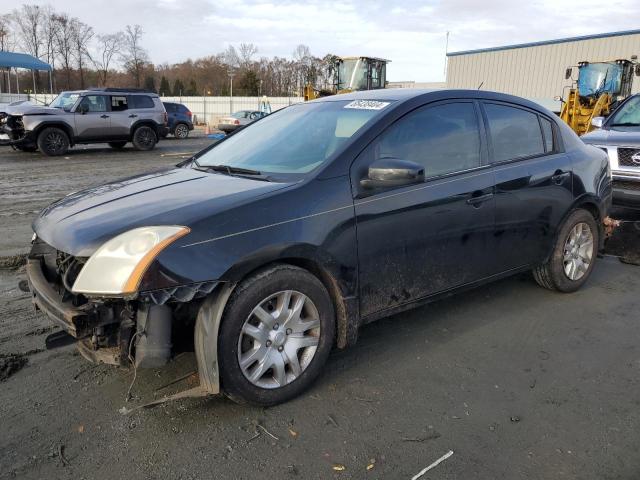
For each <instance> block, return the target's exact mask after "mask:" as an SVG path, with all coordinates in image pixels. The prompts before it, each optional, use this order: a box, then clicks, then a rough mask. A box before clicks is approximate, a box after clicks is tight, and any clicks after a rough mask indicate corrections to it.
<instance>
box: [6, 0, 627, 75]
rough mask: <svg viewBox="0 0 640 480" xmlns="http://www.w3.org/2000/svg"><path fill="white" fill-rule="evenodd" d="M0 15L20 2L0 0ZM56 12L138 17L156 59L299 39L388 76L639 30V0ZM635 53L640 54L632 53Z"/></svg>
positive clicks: (464, 0) (99, 21) (106, 7)
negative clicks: (500, 50) (380, 62)
mask: <svg viewBox="0 0 640 480" xmlns="http://www.w3.org/2000/svg"><path fill="white" fill-rule="evenodd" d="M1 3H2V5H0V13H8V12H9V11H10V10H11V9H12V8H14V7H15V6H17V5H19V4H18V3H17V2H8V1H4V2H1ZM29 3H38V4H46V3H48V4H50V5H52V6H54V7H55V9H56V10H57V11H61V12H66V13H68V14H69V15H71V16H75V17H78V18H80V20H82V21H84V22H85V23H88V24H89V25H91V26H93V27H94V29H95V30H96V32H97V33H111V32H114V31H116V30H121V29H123V28H124V26H125V25H126V24H127V23H131V24H134V23H137V24H140V25H141V26H142V28H143V30H144V32H145V35H144V39H143V45H144V46H145V47H146V49H147V50H148V52H149V54H150V57H151V60H152V61H153V62H154V63H156V64H161V63H164V62H168V63H177V62H180V61H184V60H186V59H188V58H191V59H195V58H198V57H203V56H207V55H211V54H215V53H218V52H221V51H223V50H225V49H226V48H227V46H228V45H230V44H232V45H238V44H240V43H253V44H255V45H257V46H258V56H268V57H272V56H275V55H277V56H282V57H289V58H290V57H291V54H292V51H293V49H294V48H295V47H296V45H298V44H301V43H302V44H305V45H308V46H309V47H310V49H311V53H312V54H314V55H316V56H319V57H322V56H324V55H325V54H327V53H333V54H335V55H342V56H349V55H365V56H374V57H382V58H387V59H389V60H391V61H392V62H391V63H390V64H389V66H388V68H387V78H388V80H390V81H407V80H414V81H418V82H421V81H443V80H444V77H445V74H444V65H445V48H446V32H447V31H449V32H450V35H449V47H448V49H449V51H450V52H453V51H460V50H470V49H477V48H487V47H495V46H501V45H510V44H515V43H525V42H534V41H541V40H550V39H554V38H564V37H571V36H578V35H589V34H595V33H604V32H614V31H620V30H632V29H637V28H640V10H639V9H638V8H637V6H638V5H637V0H607V1H606V2H603V1H602V0H580V2H579V4H578V2H575V0H574V1H567V0H553V1H551V0H538V1H536V0H534V1H509V0H485V1H474V0H427V1H421V2H419V1H414V0H403V1H402V2H390V1H379V0H358V1H348V0H344V1H341V2H331V1H321V0H317V1H311V2H288V1H278V2H261V1H248V0H109V1H104V0H55V1H49V2H46V1H45V2H40V1H32V2H29ZM639 53H640V52H639Z"/></svg>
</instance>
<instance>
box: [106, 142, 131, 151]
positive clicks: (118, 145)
mask: <svg viewBox="0 0 640 480" xmlns="http://www.w3.org/2000/svg"><path fill="white" fill-rule="evenodd" d="M126 144H127V142H109V146H110V147H111V148H115V149H118V150H119V149H121V148H124V146H125V145H126Z"/></svg>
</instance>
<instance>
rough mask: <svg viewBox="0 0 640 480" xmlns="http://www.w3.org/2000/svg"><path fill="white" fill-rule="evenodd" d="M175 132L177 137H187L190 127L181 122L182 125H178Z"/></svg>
mask: <svg viewBox="0 0 640 480" xmlns="http://www.w3.org/2000/svg"><path fill="white" fill-rule="evenodd" d="M173 134H174V136H175V137H177V138H187V135H188V134H189V129H188V128H187V126H186V125H183V124H182V123H181V124H180V125H178V126H176V129H175V131H174V133H173Z"/></svg>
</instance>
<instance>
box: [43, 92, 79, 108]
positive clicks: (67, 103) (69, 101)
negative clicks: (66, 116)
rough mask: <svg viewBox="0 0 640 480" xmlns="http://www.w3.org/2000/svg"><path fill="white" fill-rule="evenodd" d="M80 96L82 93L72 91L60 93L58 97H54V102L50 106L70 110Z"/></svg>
mask: <svg viewBox="0 0 640 480" xmlns="http://www.w3.org/2000/svg"><path fill="white" fill-rule="evenodd" d="M79 96H80V94H78V93H70V92H65V93H61V94H60V95H58V96H57V97H56V98H54V99H53V102H51V103H50V104H49V106H50V107H53V108H61V109H63V110H66V111H67V112H68V111H69V110H71V107H73V105H74V104H75V103H76V100H77V99H78V97H79Z"/></svg>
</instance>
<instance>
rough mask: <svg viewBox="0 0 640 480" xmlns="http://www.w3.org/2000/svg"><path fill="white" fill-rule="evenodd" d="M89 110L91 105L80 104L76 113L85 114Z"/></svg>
mask: <svg viewBox="0 0 640 480" xmlns="http://www.w3.org/2000/svg"><path fill="white" fill-rule="evenodd" d="M88 111H89V107H87V106H86V105H78V108H77V109H76V113H79V114H81V115H84V114H85V113H87V112H88Z"/></svg>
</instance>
